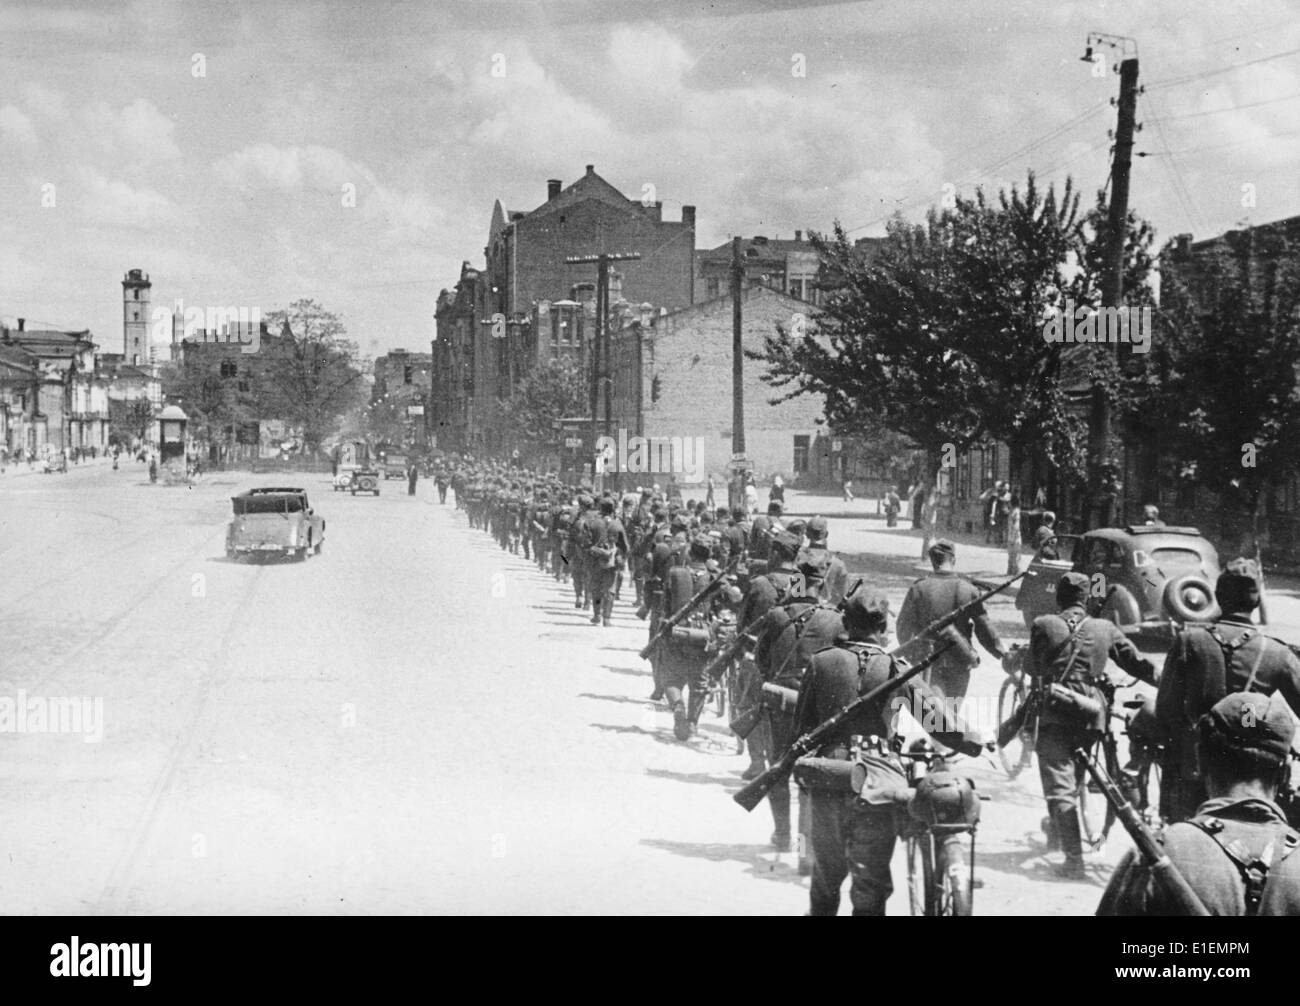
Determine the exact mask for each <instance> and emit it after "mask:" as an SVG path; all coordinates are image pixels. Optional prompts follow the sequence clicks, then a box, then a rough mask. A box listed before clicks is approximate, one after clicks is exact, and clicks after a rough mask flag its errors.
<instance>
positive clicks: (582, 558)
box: [565, 493, 593, 611]
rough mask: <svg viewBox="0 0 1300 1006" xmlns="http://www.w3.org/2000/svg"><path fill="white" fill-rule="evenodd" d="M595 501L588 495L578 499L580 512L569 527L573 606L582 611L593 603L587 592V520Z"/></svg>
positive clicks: (584, 494)
mask: <svg viewBox="0 0 1300 1006" xmlns="http://www.w3.org/2000/svg"><path fill="white" fill-rule="evenodd" d="M592 504H593V500H592V498H591V497H590V496H588V495H587V494H586V493H583V494H582V495H581V496H579V497H578V510H577V513H575V514H574V515H573V522H572V523H571V524H570V525H569V540H568V543H567V544H568V547H567V548H566V549H565V555H566V556H567V558H568V560H569V575H570V576H571V577H573V606H574V607H575V608H577V609H578V610H579V611H581V610H582V609H583V608H585V607H586V606H587V605H588V604H589V603H590V602H591V595H590V594H589V593H588V590H587V565H588V563H587V548H586V541H585V539H586V536H587V533H588V532H587V520H588V519H589V518H590V517H591V507H592Z"/></svg>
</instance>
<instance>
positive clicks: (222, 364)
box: [162, 343, 260, 443]
mask: <svg viewBox="0 0 1300 1006" xmlns="http://www.w3.org/2000/svg"><path fill="white" fill-rule="evenodd" d="M162 379H163V389H164V390H165V392H166V393H167V395H168V397H169V398H172V399H174V400H177V401H179V402H180V404H181V407H182V408H183V409H184V410H185V414H186V415H187V416H188V417H189V434H190V436H192V437H194V438H196V439H198V440H207V441H208V442H209V443H218V442H224V441H225V440H226V439H227V429H228V428H231V427H235V426H238V425H239V424H241V423H247V422H252V421H254V420H256V419H257V418H258V412H257V400H258V397H259V392H260V373H259V369H258V367H257V366H256V364H254V363H253V362H252V361H251V359H250V357H249V356H247V355H245V354H242V353H238V352H232V351H230V350H229V349H227V348H226V347H225V346H223V345H219V344H209V343H198V344H195V345H193V346H188V345H187V347H186V350H185V352H184V355H183V357H182V359H181V361H180V362H173V363H170V364H167V365H166V366H165V367H164V368H163V372H162Z"/></svg>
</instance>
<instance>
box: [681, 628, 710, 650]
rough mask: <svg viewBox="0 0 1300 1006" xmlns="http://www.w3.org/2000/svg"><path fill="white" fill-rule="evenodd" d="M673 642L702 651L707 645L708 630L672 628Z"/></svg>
mask: <svg viewBox="0 0 1300 1006" xmlns="http://www.w3.org/2000/svg"><path fill="white" fill-rule="evenodd" d="M673 640H674V641H675V642H678V643H685V644H686V645H687V646H690V647H692V648H698V649H701V650H703V649H704V648H705V647H707V646H708V645H709V630H708V629H692V628H689V627H688V626H685V625H675V626H673Z"/></svg>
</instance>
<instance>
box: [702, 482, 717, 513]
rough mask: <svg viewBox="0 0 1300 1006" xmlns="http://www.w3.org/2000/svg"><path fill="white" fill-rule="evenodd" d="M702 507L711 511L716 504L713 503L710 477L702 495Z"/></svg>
mask: <svg viewBox="0 0 1300 1006" xmlns="http://www.w3.org/2000/svg"><path fill="white" fill-rule="evenodd" d="M704 505H705V507H707V508H708V509H710V510H712V509H713V508H714V507H715V506H716V504H715V503H714V502H713V476H712V475H710V476H709V480H708V483H707V490H706V492H705V494H704Z"/></svg>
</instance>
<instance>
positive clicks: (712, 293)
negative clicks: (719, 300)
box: [708, 279, 718, 298]
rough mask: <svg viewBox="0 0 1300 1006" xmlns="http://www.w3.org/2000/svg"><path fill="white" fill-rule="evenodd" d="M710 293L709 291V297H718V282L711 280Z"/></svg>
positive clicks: (709, 284) (709, 283)
mask: <svg viewBox="0 0 1300 1006" xmlns="http://www.w3.org/2000/svg"><path fill="white" fill-rule="evenodd" d="M708 291H709V297H711V298H712V297H716V296H717V295H718V281H717V280H716V279H711V280H709V282H708Z"/></svg>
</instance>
